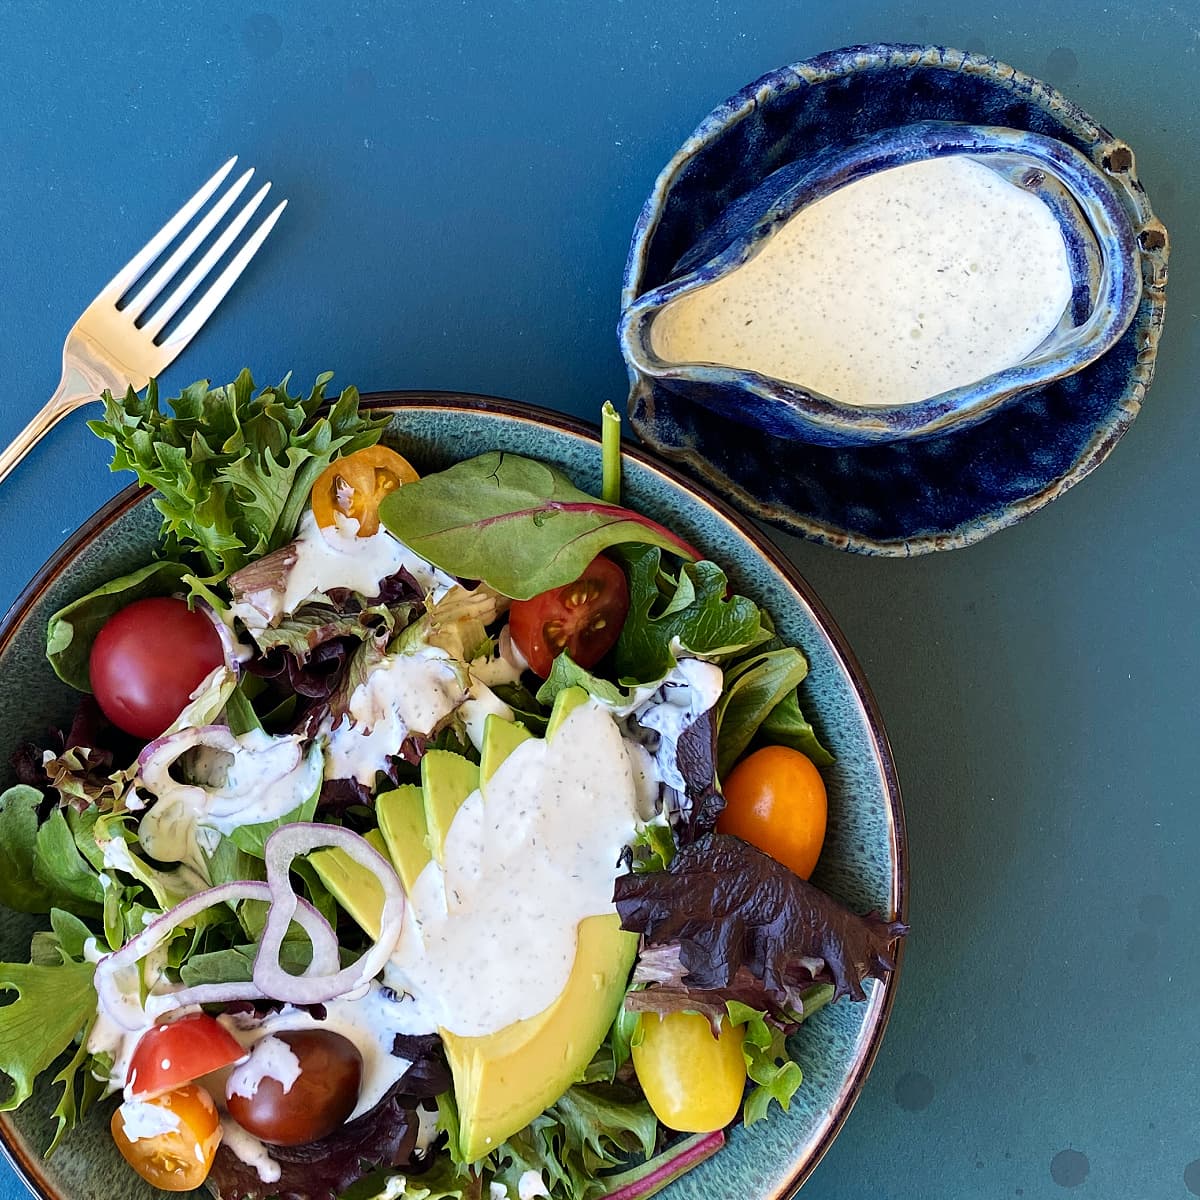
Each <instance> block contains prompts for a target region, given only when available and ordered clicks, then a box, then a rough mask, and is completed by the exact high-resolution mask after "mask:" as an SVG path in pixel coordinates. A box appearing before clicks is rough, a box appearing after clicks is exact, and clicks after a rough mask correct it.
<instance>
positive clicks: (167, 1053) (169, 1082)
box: [126, 1013, 246, 1100]
mask: <svg viewBox="0 0 1200 1200" xmlns="http://www.w3.org/2000/svg"><path fill="white" fill-rule="evenodd" d="M245 1057H246V1051H245V1050H243V1049H242V1047H241V1046H240V1045H238V1043H237V1040H236V1039H235V1038H234V1036H233V1034H231V1033H230V1032H229V1030H227V1029H226V1028H225V1027H224V1026H223V1025H222V1024H221V1023H220V1022H219V1021H217V1020H216V1019H215V1018H213V1017H210V1016H209V1015H208V1014H207V1013H189V1014H188V1015H187V1016H186V1017H180V1018H179V1019H178V1020H175V1021H171V1022H169V1023H168V1024H166V1025H155V1026H154V1028H153V1029H148V1030H147V1031H146V1032H145V1033H144V1034H142V1036H141V1039H140V1040H139V1041H138V1044H137V1046H135V1047H134V1051H133V1057H132V1058H131V1059H130V1061H129V1076H128V1078H127V1080H126V1094H127V1095H128V1096H129V1098H130V1099H131V1100H148V1099H150V1098H151V1097H152V1096H161V1095H162V1094H163V1093H164V1092H169V1091H171V1089H173V1088H177V1087H180V1086H181V1085H183V1084H185V1083H191V1081H192V1080H193V1079H199V1078H200V1077H201V1076H202V1075H207V1074H208V1073H209V1072H210V1071H219V1070H220V1069H221V1068H222V1067H227V1066H229V1065H230V1063H235V1062H239V1061H241V1060H242V1059H243V1058H245Z"/></svg>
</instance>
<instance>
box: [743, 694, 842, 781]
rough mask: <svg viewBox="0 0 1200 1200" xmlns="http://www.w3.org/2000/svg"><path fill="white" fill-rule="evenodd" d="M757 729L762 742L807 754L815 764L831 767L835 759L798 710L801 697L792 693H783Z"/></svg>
mask: <svg viewBox="0 0 1200 1200" xmlns="http://www.w3.org/2000/svg"><path fill="white" fill-rule="evenodd" d="M758 732H759V736H760V737H761V739H762V741H763V742H764V743H766V744H769V745H777V746H790V747H791V748H792V749H793V750H799V751H800V753H801V754H806V755H808V757H809V758H811V759H812V761H813V762H814V763H815V764H816V765H817V766H818V767H831V766H833V764H834V762H835V761H836V760H835V759H834V757H833V755H832V754H830V753H829V751H828V750H826V749H825V747H824V746H822V745H821V742H820V740H819V739H818V737H817V731H816V730H815V729H814V728H813V727H812V726H811V725H810V724H809V723H808V720H807V719H806V718H805V716H804V714H803V713H802V712H801V711H800V700H799V697H798V696H797V695H796V693H795V692H790V693H789V694H788V695H786V696H784V698H783V699H782V700H780V702H779V703H778V704H777V705H775V707H774V708H773V709H771V711H770V712H769V713H768V714H767V716H766V719H765V720H764V721H763V723H762V725H761V726H759V730H758Z"/></svg>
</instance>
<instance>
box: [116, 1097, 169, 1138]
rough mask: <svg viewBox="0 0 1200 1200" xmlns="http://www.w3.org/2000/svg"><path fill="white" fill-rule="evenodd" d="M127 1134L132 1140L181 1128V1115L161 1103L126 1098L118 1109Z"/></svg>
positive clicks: (157, 1135)
mask: <svg viewBox="0 0 1200 1200" xmlns="http://www.w3.org/2000/svg"><path fill="white" fill-rule="evenodd" d="M118 1111H119V1112H120V1114H121V1123H122V1127H123V1130H124V1133H125V1136H126V1137H127V1138H128V1139H129V1140H130V1141H131V1142H140V1141H142V1140H143V1139H145V1138H155V1137H161V1136H162V1135H163V1134H164V1133H173V1132H174V1131H175V1130H176V1129H178V1128H179V1125H180V1121H179V1116H178V1114H176V1113H173V1112H172V1111H171V1110H170V1109H169V1108H166V1107H164V1106H163V1105H161V1104H148V1103H146V1102H145V1101H143V1100H126V1101H125V1103H124V1104H122V1105H121V1107H120V1108H119V1109H118Z"/></svg>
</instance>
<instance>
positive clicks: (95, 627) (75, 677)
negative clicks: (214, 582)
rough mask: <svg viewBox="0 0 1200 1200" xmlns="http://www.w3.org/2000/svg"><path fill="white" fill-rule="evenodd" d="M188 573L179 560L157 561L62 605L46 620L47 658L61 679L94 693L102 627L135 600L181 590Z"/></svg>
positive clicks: (78, 688)
mask: <svg viewBox="0 0 1200 1200" xmlns="http://www.w3.org/2000/svg"><path fill="white" fill-rule="evenodd" d="M185 574H186V568H185V567H183V566H181V565H180V564H179V563H176V562H153V563H150V564H149V565H148V566H145V567H139V568H138V569H137V570H136V571H131V572H130V573H129V574H128V575H122V576H121V577H120V578H119V579H114V580H112V581H111V582H109V583H105V584H102V585H101V586H100V587H98V588H96V589H95V590H94V591H90V592H88V594H87V595H86V596H80V597H79V599H78V600H72V601H71V603H70V604H68V605H66V606H65V607H63V608H60V609H59V610H58V612H56V613H55V614H54V615H53V616H52V617H51V618H50V620H49V621H48V622H47V623H46V658H47V659H48V660H49V662H50V665H51V666H52V667H53V668H54V672H55V674H56V675H57V676H58V677H59V679H61V680H62V681H63V683H69V684H70V685H71V687H73V688H76V689H77V690H78V691H81V692H90V691H91V690H92V683H91V677H90V676H89V674H88V658H89V656H90V655H91V653H92V643H93V642H94V641H95V640H96V634H98V633H99V632H100V627H101V626H102V625H103V624H104V623H105V621H107V620H108V618H109V617H111V616H112V615H113V614H114V613H116V612H118V611H119V610H120V609H122V608H125V607H126V606H127V605H130V604H132V603H133V602H134V601H135V600H143V599H145V598H146V597H147V596H170V595H171V594H172V593H173V592H178V591H179V590H180V589H181V588H182V587H183V576H184V575H185Z"/></svg>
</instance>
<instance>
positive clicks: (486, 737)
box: [479, 713, 533, 787]
mask: <svg viewBox="0 0 1200 1200" xmlns="http://www.w3.org/2000/svg"><path fill="white" fill-rule="evenodd" d="M531 737H533V734H531V733H530V732H529V730H528V729H526V728H525V726H524V725H521V724H518V723H517V722H516V721H506V720H505V719H504V718H503V717H498V716H496V714H495V713H489V714H488V718H487V720H486V721H484V723H483V748H482V749H481V750H480V751H479V785H480V786H481V787H482V786H483V785H484V784H485V783H487V781H488V780H489V779H491V777H492V776H493V775H495V773H496V772H497V771H498V770H499V769H500V764H501V763H502V762H503V761H504V760H505V759H506V758H507V757H508V756H509V755H510V754H511V753H512V752H513V751H514V750H515V749H516V748H517V747H518V746H519V745H520V744H521V743H522V742H527V741H529V739H530V738H531Z"/></svg>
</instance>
